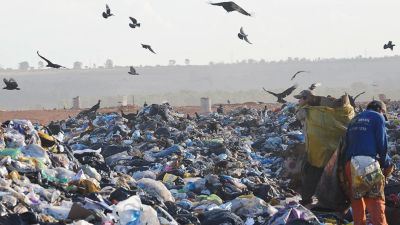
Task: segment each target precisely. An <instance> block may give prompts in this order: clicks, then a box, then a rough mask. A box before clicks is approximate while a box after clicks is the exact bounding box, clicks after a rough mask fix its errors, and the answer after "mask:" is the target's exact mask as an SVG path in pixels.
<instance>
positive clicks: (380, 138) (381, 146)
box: [375, 116, 389, 168]
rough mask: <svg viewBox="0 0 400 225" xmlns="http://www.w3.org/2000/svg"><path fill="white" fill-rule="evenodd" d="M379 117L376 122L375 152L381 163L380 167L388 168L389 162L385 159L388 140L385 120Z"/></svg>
mask: <svg viewBox="0 0 400 225" xmlns="http://www.w3.org/2000/svg"><path fill="white" fill-rule="evenodd" d="M381 117H382V116H381ZM381 117H379V118H378V119H377V122H376V130H375V139H376V147H377V152H378V155H379V158H380V161H381V167H382V168H387V167H388V166H389V160H388V157H387V148H388V140H387V135H386V126H385V120H384V119H383V117H382V118H381Z"/></svg>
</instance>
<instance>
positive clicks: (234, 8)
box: [209, 1, 252, 16]
mask: <svg viewBox="0 0 400 225" xmlns="http://www.w3.org/2000/svg"><path fill="white" fill-rule="evenodd" d="M209 4H211V5H216V6H222V8H224V9H225V10H226V11H227V12H228V13H230V12H232V11H237V12H239V13H241V14H243V15H246V16H252V14H250V13H248V12H246V11H245V10H244V9H242V8H241V7H240V6H238V5H236V3H234V2H232V1H229V2H219V3H209Z"/></svg>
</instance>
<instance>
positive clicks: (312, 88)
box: [308, 83, 321, 91]
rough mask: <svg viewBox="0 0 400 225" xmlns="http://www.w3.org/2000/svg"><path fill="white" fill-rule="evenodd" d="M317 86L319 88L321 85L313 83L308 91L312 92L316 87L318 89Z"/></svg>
mask: <svg viewBox="0 0 400 225" xmlns="http://www.w3.org/2000/svg"><path fill="white" fill-rule="evenodd" d="M319 86H321V83H313V84H311V86H310V87H309V88H308V89H310V90H311V91H312V90H314V89H315V88H316V87H319Z"/></svg>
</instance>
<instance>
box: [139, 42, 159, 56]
mask: <svg viewBox="0 0 400 225" xmlns="http://www.w3.org/2000/svg"><path fill="white" fill-rule="evenodd" d="M141 45H142V47H143V48H145V49H149V50H150V51H151V52H152V53H154V54H156V53H155V52H154V51H153V49H151V46H150V45H144V44H141Z"/></svg>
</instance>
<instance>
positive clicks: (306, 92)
mask: <svg viewBox="0 0 400 225" xmlns="http://www.w3.org/2000/svg"><path fill="white" fill-rule="evenodd" d="M312 95H315V93H314V92H313V91H311V90H303V91H301V92H300V93H299V94H298V95H294V96H293V97H294V98H297V99H300V98H302V97H308V96H312Z"/></svg>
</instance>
